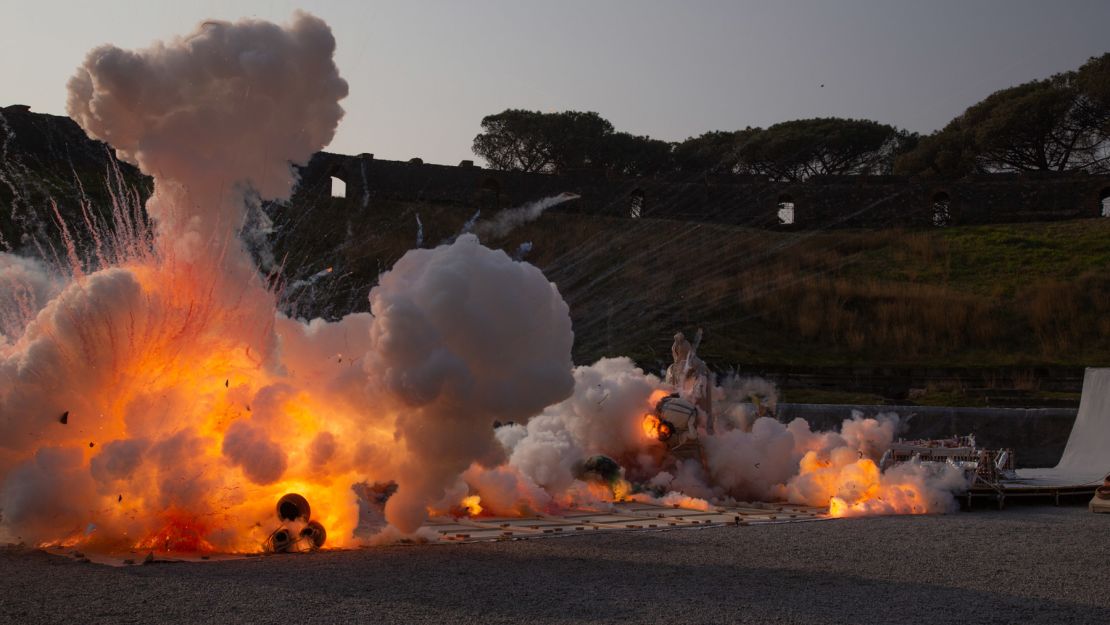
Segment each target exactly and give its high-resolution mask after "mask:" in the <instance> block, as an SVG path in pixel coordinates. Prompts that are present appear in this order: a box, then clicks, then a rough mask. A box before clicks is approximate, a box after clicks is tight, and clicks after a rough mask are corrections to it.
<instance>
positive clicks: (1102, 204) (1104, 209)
mask: <svg viewBox="0 0 1110 625" xmlns="http://www.w3.org/2000/svg"><path fill="white" fill-rule="evenodd" d="M1098 204H1099V207H1098V208H1099V211H1098V214H1099V215H1100V216H1101V217H1110V187H1106V188H1105V189H1103V190H1102V191H1099V193H1098Z"/></svg>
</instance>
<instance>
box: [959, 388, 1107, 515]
mask: <svg viewBox="0 0 1110 625" xmlns="http://www.w3.org/2000/svg"><path fill="white" fill-rule="evenodd" d="M1107 474H1110V369H1093V368H1088V369H1087V370H1086V372H1085V373H1084V375H1083V396H1082V398H1081V399H1080V401H1079V413H1078V415H1077V416H1076V418H1075V424H1074V425H1073V426H1072V428H1071V434H1070V435H1069V436H1068V444H1067V446H1066V447H1064V455H1063V456H1062V457H1061V458H1060V462H1059V463H1058V464H1057V465H1056V466H1055V467H1053V468H1051V469H1018V471H1017V478H1016V479H1012V480H1005V481H1003V482H1001V484H1000V485H999V486H1000V488H999V489H993V488H988V487H977V488H973V489H971V490H970V491H969V492H968V494H967V500H968V504H969V505H970V503H971V501H972V499H974V498H982V497H986V498H993V499H997V500H998V502H999V505H1000V506H1001V505H1002V503H1003V502H1004V501H1005V500H1006V498H1009V497H1053V498H1054V499H1055V500H1056V501H1057V502H1059V499H1060V497H1066V496H1075V495H1085V496H1090V495H1093V494H1094V492H1095V489H1097V488H1098V487H1099V486H1101V485H1102V483H1103V478H1104V477H1106V475H1107Z"/></svg>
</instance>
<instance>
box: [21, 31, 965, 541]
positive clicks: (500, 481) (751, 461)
mask: <svg viewBox="0 0 1110 625" xmlns="http://www.w3.org/2000/svg"><path fill="white" fill-rule="evenodd" d="M334 50H335V40H334V38H333V37H332V34H331V31H330V29H329V28H328V27H327V25H326V24H325V23H324V22H322V21H321V20H319V19H317V18H315V17H312V16H308V15H304V14H298V15H296V16H295V17H294V19H293V21H292V23H291V24H289V25H288V26H286V27H280V26H277V25H274V24H269V23H264V22H259V21H242V22H237V23H224V22H205V23H204V24H202V25H201V26H200V27H199V28H198V30H197V31H195V32H194V33H192V34H191V35H189V36H188V37H184V38H180V39H176V40H174V41H170V42H166V43H159V44H157V45H155V46H153V47H151V48H148V49H146V50H141V51H137V52H133V51H125V50H121V49H118V48H115V47H112V46H105V47H101V48H98V49H96V50H93V51H92V52H91V53H90V54H89V55H88V57H87V58H86V60H85V62H84V64H83V65H82V66H81V67H80V68H79V69H78V71H77V74H76V75H75V76H74V77H73V78H72V79H71V81H70V83H69V100H68V111H69V113H70V115H71V116H72V117H73V118H74V119H75V120H77V122H78V123H79V124H81V126H82V127H84V129H85V130H86V131H87V132H88V133H89V134H90V135H91V136H93V137H95V138H99V139H102V140H104V141H106V142H108V143H109V144H111V145H112V146H113V147H114V148H115V149H116V150H117V153H118V155H119V156H120V157H121V158H123V159H126V160H128V161H130V162H133V163H135V164H136V165H138V166H139V167H140V168H141V169H142V170H143V171H145V172H147V173H149V174H151V175H153V176H154V179H155V190H154V195H153V196H152V197H151V199H150V200H149V202H148V204H147V206H146V209H147V213H148V214H149V215H150V217H151V219H152V220H153V223H154V229H153V231H152V232H147V231H146V230H144V229H143V228H142V227H141V226H140V225H138V224H137V223H136V222H135V220H134V219H132V218H131V217H130V216H129V214H128V212H127V211H126V210H125V209H123V208H120V207H117V219H116V222H117V223H116V227H115V228H114V229H113V232H112V234H111V235H109V234H100V235H97V236H95V237H94V239H95V243H96V245H95V247H96V249H95V250H94V251H93V252H94V253H93V254H91V258H88V259H86V258H83V257H81V256H80V254H79V253H78V250H76V249H75V248H74V246H73V245H72V244H71V245H70V246H69V248H68V249H67V254H66V255H67V259H68V261H69V262H68V266H67V267H65V268H64V270H63V268H60V267H53V268H48V267H46V266H45V265H44V264H42V263H40V262H37V261H34V260H30V259H26V258H21V257H16V256H13V255H10V254H0V285H2V287H3V288H2V290H0V331H2V332H3V335H0V478H2V487H0V488H2V490H0V510H2V514H3V517H2V522H3V528H4V531H5V532H6V533H7V534H9V535H10V537H11V538H16V539H20V540H24V541H27V542H31V543H34V544H81V545H83V546H86V547H89V548H101V549H106V550H110V549H134V548H151V549H165V550H171V551H202V552H203V551H211V550H222V551H257V550H259V549H261V548H262V545H264V544H265V543H266V541H267V540H273V536H274V535H275V531H277V530H276V529H275V528H276V527H277V523H278V521H277V520H276V519H274V511H273V506H274V502H275V501H277V500H278V499H279V498H280V497H281V496H282V495H283V494H285V493H289V492H296V493H300V494H302V495H304V496H305V497H306V498H307V499H308V500H309V501H311V502H312V511H313V513H312V516H313V519H314V522H316V523H319V524H322V526H323V527H325V528H326V530H327V536H328V544H329V545H331V546H344V545H350V544H353V542H354V541H355V538H354V532H355V530H356V527H357V526H358V525H359V522H360V508H359V497H360V494H359V493H365V492H367V491H369V490H371V489H372V488H373V487H372V486H371V485H380V484H386V483H391V482H395V491H396V494H394V495H393V496H392V497H390V498H389V499H388V502H387V503H386V507H385V517H386V520H387V521H388V523H389V525H390V526H391V529H389V532H391V533H392V534H393V535H407V534H412V533H414V532H417V530H418V529H419V528H420V527H421V525H422V523H423V522H424V521H425V520H426V518H427V516H428V514H429V513H433V512H437V511H451V510H459V509H462V510H463V511H464V512H465V513H468V514H479V513H482V512H483V511H484V512H485V513H496V514H524V513H528V512H535V511H558V510H560V509H565V508H566V507H567V506H573V505H579V506H582V505H587V506H588V505H594V506H598V505H600V506H603V505H605V503H606V502H608V501H612V500H614V499H619V498H624V497H639V498H647V499H652V500H659V501H665V502H667V503H675V504H678V505H685V506H690V507H699V506H705V505H707V504H706V502H707V501H727V500H739V499H785V500H789V501H792V502H797V503H807V504H811V505H821V506H825V505H831V512H832V513H833V514H866V513H908V512H918V513H920V512H932V511H943V510H947V509H948V508H950V507H951V505H952V498H951V496H950V495H949V494H948V489H949V488H951V487H952V486H953V485H954V484H955V481H954V480H955V478H954V477H953V475H952V474H949V473H944V472H943V471H942V474H940V475H937V474H934V472H930V471H926V470H925V469H924V468H923V467H922V466H920V465H915V464H910V465H903V466H899V467H896V468H895V469H894V470H891V471H888V472H886V473H883V472H881V471H879V469H878V467H877V465H876V460H877V459H878V458H877V455H878V454H881V453H882V450H883V449H885V447H886V446H887V445H889V444H890V442H891V439H892V437H893V435H894V422H893V421H891V420H887V419H863V418H857V419H853V420H851V421H848V422H845V425H844V427H843V428H842V430H841V432H839V433H814V432H811V431H810V429H809V427H808V425H807V424H806V423H805V422H804V421H801V420H797V421H794V422H792V423H790V424H781V423H779V422H778V421H776V420H774V419H771V418H766V417H764V418H755V419H754V420H753V419H752V418H751V417H750V416H749V415H746V414H745V413H744V411H743V410H742V409H741V407H740V404H739V403H738V402H733V401H732V400H731V399H730V397H729V392H728V389H725V388H719V387H718V388H713V389H710V392H711V393H713V394H715V395H716V396H717V397H718V401H719V402H720V407H721V410H720V414H721V415H722V418H721V420H720V422H719V423H718V426H717V428H716V430H715V432H714V433H703V436H702V448H703V449H704V458H702V459H701V461H698V462H695V461H692V460H689V459H687V460H678V461H668V460H667V459H666V458H665V457H664V456H663V455H662V454H661V453H660V447H659V443H660V437H659V435H658V433H659V431H660V430H659V427H658V426H659V424H655V429H654V430H651V429H650V428H647V429H645V428H646V425H649V424H646V423H645V414H649V413H650V412H651V410H652V407H653V405H654V404H655V402H656V401H658V397H659V396H660V390H661V389H664V387H665V386H666V385H665V384H663V382H662V381H661V380H659V379H658V378H656V377H655V376H652V375H649V374H645V373H644V372H642V371H641V370H639V369H637V368H636V367H635V366H633V364H632V363H631V362H630V361H628V360H626V359H606V360H602V361H600V362H598V363H596V364H595V365H592V366H585V367H577V368H575V367H574V366H573V363H572V361H571V355H570V354H571V345H572V342H573V333H572V331H571V323H570V318H569V314H568V309H567V305H566V303H565V302H564V301H563V299H562V297H561V296H560V295H559V292H558V289H557V288H556V287H555V285H554V284H552V283H550V282H549V281H548V280H547V279H546V278H545V277H544V276H543V274H542V273H541V272H540V271H539V270H538V269H537V268H535V267H533V266H532V265H529V264H527V263H524V262H518V261H514V260H512V259H511V258H510V257H509V256H507V255H506V254H505V253H503V252H500V251H493V250H490V249H487V248H485V247H483V246H482V245H481V244H480V243H479V241H478V239H477V238H476V237H475V236H473V235H463V236H460V237H459V238H458V239H457V240H455V241H454V242H453V243H451V244H449V245H442V246H440V247H437V248H435V249H430V250H413V251H410V252H409V253H408V254H406V255H405V256H404V257H403V258H402V259H401V260H400V261H398V262H397V264H396V265H395V266H394V267H393V268H392V269H391V270H390V271H389V272H387V273H385V274H384V275H383V276H382V277H381V279H380V281H379V284H378V285H377V286H375V287H374V288H373V290H372V291H371V292H370V311H371V312H370V313H368V314H366V313H359V314H351V315H348V316H347V317H345V318H343V319H341V320H340V321H337V322H326V321H324V320H320V319H315V320H312V321H302V320H297V319H291V318H288V317H286V316H284V315H282V314H281V313H280V312H279V311H278V306H277V297H276V296H275V294H274V292H273V291H272V290H271V289H270V288H269V287H268V283H267V281H266V280H265V279H264V278H263V277H262V276H261V275H260V272H259V269H258V268H257V266H256V265H255V263H254V262H253V261H252V258H251V255H250V254H248V253H247V251H246V248H245V245H244V243H243V239H244V237H247V236H249V235H251V234H252V233H251V232H250V231H249V228H247V227H246V226H245V224H247V223H250V219H249V218H250V216H251V215H252V214H254V213H256V212H257V210H258V206H259V202H260V200H261V199H264V198H265V199H284V198H287V197H288V196H289V194H290V192H291V189H292V187H293V185H294V184H295V176H294V173H293V172H294V170H293V168H292V165H293V164H303V163H305V162H306V161H307V160H308V158H309V157H310V156H311V155H312V154H313V153H314V152H315V151H317V150H320V149H321V148H323V147H324V146H325V145H327V144H328V142H330V140H331V139H332V137H333V135H334V132H335V129H336V126H337V124H338V123H339V121H340V119H341V118H342V115H343V110H342V108H340V106H339V101H340V100H342V99H343V98H344V97H345V96H346V95H347V84H346V83H345V82H344V81H343V79H341V78H340V76H339V73H338V69H337V68H336V66H335V63H334V61H333V58H332V57H333V53H334ZM94 234H95V233H94ZM668 392H670V389H667V390H665V391H663V392H662V395H666V394H667V393H668ZM730 402H731V403H730ZM495 423H501V424H505V425H501V426H500V427H497V428H494V427H493V425H494V424H495ZM598 458H602V459H603V460H607V461H608V462H610V463H613V464H612V466H609V465H607V464H606V463H605V462H604V461H599V460H598ZM610 459H611V460H610ZM614 461H615V462H614ZM591 463H592V464H591ZM599 467H600V468H599ZM591 468H593V469H594V470H593V471H591V470H590V469H591ZM599 475H601V476H603V479H597V476H599ZM591 476H593V477H591ZM633 484H635V485H636V486H633ZM392 489H393V487H392V486H391V490H390V492H392ZM633 491H635V492H633ZM306 516H307V515H306Z"/></svg>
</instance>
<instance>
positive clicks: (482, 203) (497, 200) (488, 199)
mask: <svg viewBox="0 0 1110 625" xmlns="http://www.w3.org/2000/svg"><path fill="white" fill-rule="evenodd" d="M478 202H479V207H480V208H492V209H498V208H501V183H500V182H499V181H498V180H497V178H492V177H490V178H486V179H485V180H482V184H481V185H479V186H478Z"/></svg>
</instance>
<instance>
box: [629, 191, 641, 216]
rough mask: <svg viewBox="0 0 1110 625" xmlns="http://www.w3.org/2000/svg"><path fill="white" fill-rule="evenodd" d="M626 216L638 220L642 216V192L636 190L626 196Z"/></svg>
mask: <svg viewBox="0 0 1110 625" xmlns="http://www.w3.org/2000/svg"><path fill="white" fill-rule="evenodd" d="M628 216H629V217H631V218H633V219H639V218H641V217H643V216H644V192H643V191H641V190H640V189H636V190H635V191H633V192H632V194H631V195H629V196H628Z"/></svg>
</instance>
